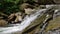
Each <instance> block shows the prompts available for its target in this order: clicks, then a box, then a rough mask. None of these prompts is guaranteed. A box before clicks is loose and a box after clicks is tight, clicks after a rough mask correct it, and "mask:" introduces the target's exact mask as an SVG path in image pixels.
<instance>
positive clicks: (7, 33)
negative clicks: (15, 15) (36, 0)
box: [0, 9, 46, 34]
mask: <svg viewBox="0 0 60 34" xmlns="http://www.w3.org/2000/svg"><path fill="white" fill-rule="evenodd" d="M45 12H46V9H40V10H36V12H35V13H34V14H31V15H30V16H28V15H27V16H26V17H25V18H24V20H23V21H22V22H21V24H17V26H13V27H0V34H11V33H14V32H17V31H23V30H24V29H25V28H26V27H28V26H29V25H30V24H31V22H32V21H34V20H35V19H37V18H38V16H42V14H43V13H45Z"/></svg>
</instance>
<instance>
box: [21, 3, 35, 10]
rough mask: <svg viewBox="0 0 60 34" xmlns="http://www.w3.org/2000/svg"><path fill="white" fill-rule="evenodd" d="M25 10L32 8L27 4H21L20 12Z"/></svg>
mask: <svg viewBox="0 0 60 34" xmlns="http://www.w3.org/2000/svg"><path fill="white" fill-rule="evenodd" d="M25 8H34V6H33V5H30V4H28V3H23V4H21V5H20V9H21V10H24V9H25Z"/></svg>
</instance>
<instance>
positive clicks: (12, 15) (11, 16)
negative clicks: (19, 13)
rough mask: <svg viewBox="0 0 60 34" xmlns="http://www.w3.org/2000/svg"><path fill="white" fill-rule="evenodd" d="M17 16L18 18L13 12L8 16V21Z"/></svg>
mask: <svg viewBox="0 0 60 34" xmlns="http://www.w3.org/2000/svg"><path fill="white" fill-rule="evenodd" d="M15 18H16V16H15V13H13V14H11V15H10V16H9V17H8V21H13V20H14V19H15Z"/></svg>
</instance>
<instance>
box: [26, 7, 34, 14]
mask: <svg viewBox="0 0 60 34" xmlns="http://www.w3.org/2000/svg"><path fill="white" fill-rule="evenodd" d="M33 12H35V9H31V8H27V9H25V13H26V14H27V15H30V14H32V13H33Z"/></svg>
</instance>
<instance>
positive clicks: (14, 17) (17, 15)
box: [8, 12, 23, 23]
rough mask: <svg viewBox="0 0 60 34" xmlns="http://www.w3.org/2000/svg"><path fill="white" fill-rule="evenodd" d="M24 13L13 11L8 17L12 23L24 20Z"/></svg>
mask: <svg viewBox="0 0 60 34" xmlns="http://www.w3.org/2000/svg"><path fill="white" fill-rule="evenodd" d="M22 15H23V14H22V13H21V12H17V13H13V14H11V15H10V16H9V17H8V18H9V19H8V21H9V22H11V23H18V22H21V21H22V18H23V17H22Z"/></svg>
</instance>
